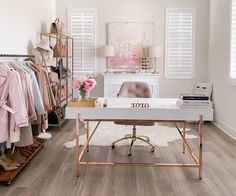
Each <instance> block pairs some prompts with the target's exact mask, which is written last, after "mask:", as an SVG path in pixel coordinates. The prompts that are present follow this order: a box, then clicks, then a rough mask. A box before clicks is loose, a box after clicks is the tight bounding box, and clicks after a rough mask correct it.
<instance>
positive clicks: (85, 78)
mask: <svg viewBox="0 0 236 196" xmlns="http://www.w3.org/2000/svg"><path fill="white" fill-rule="evenodd" d="M87 79H88V78H87V77H86V76H80V77H79V78H78V80H79V82H80V83H81V84H82V83H84V82H85V81H86V80H87Z"/></svg>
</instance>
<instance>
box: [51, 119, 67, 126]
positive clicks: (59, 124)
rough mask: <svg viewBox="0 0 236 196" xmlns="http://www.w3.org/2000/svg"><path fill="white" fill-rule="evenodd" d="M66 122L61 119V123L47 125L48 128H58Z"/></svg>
mask: <svg viewBox="0 0 236 196" xmlns="http://www.w3.org/2000/svg"><path fill="white" fill-rule="evenodd" d="M65 121H66V119H62V121H61V122H59V123H58V124H48V126H49V127H60V126H61V125H63V123H64V122H65Z"/></svg>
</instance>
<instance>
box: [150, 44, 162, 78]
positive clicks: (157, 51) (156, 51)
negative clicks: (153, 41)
mask: <svg viewBox="0 0 236 196" xmlns="http://www.w3.org/2000/svg"><path fill="white" fill-rule="evenodd" d="M148 52H149V57H150V58H154V70H153V72H152V73H153V74H158V71H157V63H156V59H157V58H161V57H162V47H161V46H152V47H150V48H149V49H148Z"/></svg>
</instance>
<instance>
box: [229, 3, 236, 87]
mask: <svg viewBox="0 0 236 196" xmlns="http://www.w3.org/2000/svg"><path fill="white" fill-rule="evenodd" d="M230 78H231V79H233V80H234V79H236V0H232V9H231V59H230ZM232 82H233V81H232ZM234 83H236V82H235V81H234Z"/></svg>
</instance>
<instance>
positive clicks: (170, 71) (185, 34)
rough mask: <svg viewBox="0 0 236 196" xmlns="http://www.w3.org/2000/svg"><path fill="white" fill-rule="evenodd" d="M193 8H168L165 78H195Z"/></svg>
mask: <svg viewBox="0 0 236 196" xmlns="http://www.w3.org/2000/svg"><path fill="white" fill-rule="evenodd" d="M194 23H195V10H194V9H193V8H176V9H175V8H167V10H166V43H165V44H166V46H165V54H166V55H165V77H166V78H194V39H195V38H194Z"/></svg>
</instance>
